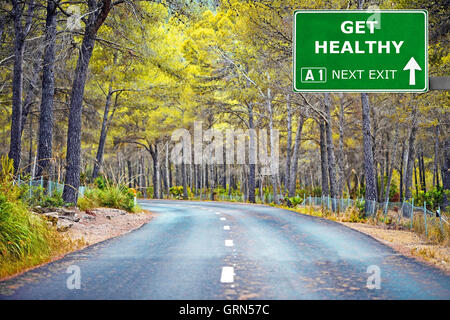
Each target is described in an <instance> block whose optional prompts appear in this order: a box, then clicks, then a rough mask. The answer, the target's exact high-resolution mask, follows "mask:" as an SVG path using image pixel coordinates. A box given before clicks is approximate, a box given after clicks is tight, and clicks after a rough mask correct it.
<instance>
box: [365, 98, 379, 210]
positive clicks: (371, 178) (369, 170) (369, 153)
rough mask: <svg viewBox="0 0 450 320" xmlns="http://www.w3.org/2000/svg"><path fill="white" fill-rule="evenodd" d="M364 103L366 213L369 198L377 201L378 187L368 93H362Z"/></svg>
mask: <svg viewBox="0 0 450 320" xmlns="http://www.w3.org/2000/svg"><path fill="white" fill-rule="evenodd" d="M361 104H362V122H363V123H362V129H363V144H364V176H365V179H366V192H365V199H366V201H365V213H368V211H369V204H368V200H370V201H375V200H376V199H377V189H376V183H375V170H374V161H373V150H372V134H371V129H370V106H369V97H368V95H367V93H361Z"/></svg>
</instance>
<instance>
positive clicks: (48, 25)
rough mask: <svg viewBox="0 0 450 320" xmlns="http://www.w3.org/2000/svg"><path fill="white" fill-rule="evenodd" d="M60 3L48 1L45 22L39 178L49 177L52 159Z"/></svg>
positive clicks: (38, 157) (38, 156)
mask: <svg viewBox="0 0 450 320" xmlns="http://www.w3.org/2000/svg"><path fill="white" fill-rule="evenodd" d="M58 2H59V1H54V0H49V1H47V18H46V22H45V50H44V62H43V72H42V99H41V108H40V114H39V136H38V137H39V142H38V155H37V159H38V167H37V173H36V175H37V176H47V175H48V165H49V162H50V158H51V157H52V140H53V99H54V94H55V76H54V64H55V41H56V17H57V5H58Z"/></svg>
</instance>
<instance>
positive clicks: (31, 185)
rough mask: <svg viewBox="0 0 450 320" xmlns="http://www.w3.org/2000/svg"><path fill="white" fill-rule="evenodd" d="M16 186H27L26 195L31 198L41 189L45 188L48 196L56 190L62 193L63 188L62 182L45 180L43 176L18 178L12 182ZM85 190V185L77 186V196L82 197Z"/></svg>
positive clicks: (40, 191)
mask: <svg viewBox="0 0 450 320" xmlns="http://www.w3.org/2000/svg"><path fill="white" fill-rule="evenodd" d="M14 183H15V184H16V185H17V186H27V187H28V188H27V189H28V190H27V196H28V197H29V198H32V197H33V196H34V195H35V194H37V193H42V190H44V189H45V190H46V194H47V195H49V196H52V195H54V194H55V193H56V192H58V193H62V192H63V190H64V184H61V183H58V182H55V181H50V180H47V181H45V180H44V178H43V177H40V178H37V179H26V180H23V179H21V178H20V176H19V178H18V179H17V180H16V181H15V182H14ZM85 190H86V187H85V186H80V187H79V188H78V196H79V197H82V196H83V195H84V192H85Z"/></svg>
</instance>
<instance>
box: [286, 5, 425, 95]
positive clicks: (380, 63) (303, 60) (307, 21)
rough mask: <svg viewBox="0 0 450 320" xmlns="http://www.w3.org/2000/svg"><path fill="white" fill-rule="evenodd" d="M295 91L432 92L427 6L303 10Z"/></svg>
mask: <svg viewBox="0 0 450 320" xmlns="http://www.w3.org/2000/svg"><path fill="white" fill-rule="evenodd" d="M293 34H294V42H293V58H294V63H293V67H294V87H293V90H294V91H295V92H427V91H428V52H427V50H428V13H427V11H426V10H376V11H362V10H297V11H295V12H294V30H293Z"/></svg>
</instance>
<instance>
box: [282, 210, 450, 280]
mask: <svg viewBox="0 0 450 320" xmlns="http://www.w3.org/2000/svg"><path fill="white" fill-rule="evenodd" d="M281 207H282V208H283V209H287V210H292V211H295V212H299V213H303V214H308V215H314V216H318V217H322V218H324V219H329V220H333V221H336V222H338V223H341V224H343V225H345V226H347V227H349V228H352V229H355V230H358V231H359V232H362V233H365V234H367V235H369V236H371V237H372V238H374V239H376V240H378V241H380V242H381V243H383V244H385V245H387V246H389V247H391V248H392V249H394V250H395V251H397V252H398V253H400V254H403V255H405V256H407V257H411V258H414V259H416V260H419V261H421V262H423V263H426V264H428V265H432V266H435V267H437V268H439V269H441V270H442V271H444V272H445V273H446V274H447V275H450V247H449V246H448V245H445V244H437V243H433V242H430V241H428V240H427V239H425V238H424V237H422V236H420V235H419V234H417V233H415V232H413V231H410V230H405V229H402V228H398V227H397V228H396V227H393V226H390V225H386V224H383V223H377V224H374V223H373V221H371V220H368V221H367V222H364V223H363V222H348V221H340V220H339V219H338V218H336V217H335V216H333V215H331V216H327V217H324V216H323V215H322V214H321V212H320V210H312V211H311V212H310V210H304V209H301V208H300V209H292V208H288V207H285V206H281Z"/></svg>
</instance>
